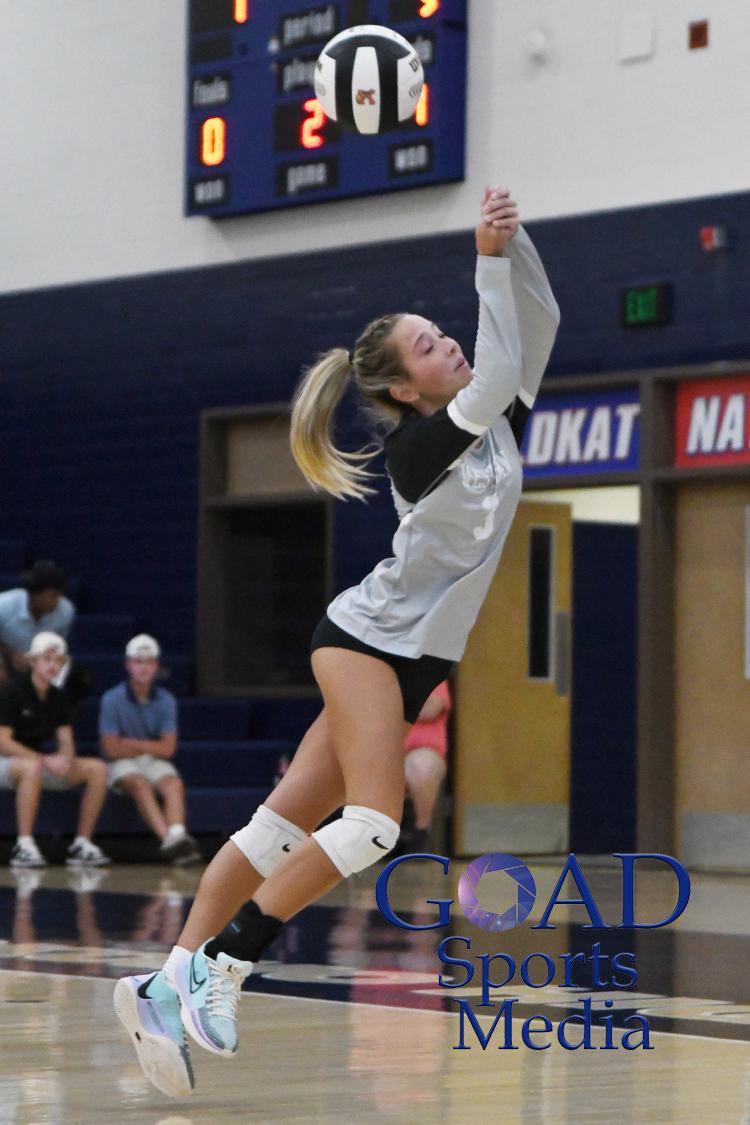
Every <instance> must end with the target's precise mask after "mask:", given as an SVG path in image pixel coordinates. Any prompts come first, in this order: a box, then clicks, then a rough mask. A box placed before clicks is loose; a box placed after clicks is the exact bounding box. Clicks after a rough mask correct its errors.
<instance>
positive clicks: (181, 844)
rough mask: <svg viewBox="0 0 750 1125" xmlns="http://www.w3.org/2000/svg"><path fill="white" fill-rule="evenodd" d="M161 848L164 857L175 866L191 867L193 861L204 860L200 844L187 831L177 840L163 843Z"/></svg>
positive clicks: (199, 861)
mask: <svg viewBox="0 0 750 1125" xmlns="http://www.w3.org/2000/svg"><path fill="white" fill-rule="evenodd" d="M159 850H160V851H161V854H162V856H163V857H164V859H166V860H168V862H169V863H173V864H174V865H175V867H189V866H190V864H191V863H201V862H202V861H203V856H202V855H201V853H200V852H199V851H198V845H197V844H196V842H195V840H194V839H193V837H192V836H189V835H188V834H187V832H186V833H185V834H184V836H178V837H177V839H176V840H172V841H170V843H168V844H162V846H161V848H160V849H159Z"/></svg>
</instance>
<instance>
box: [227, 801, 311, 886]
mask: <svg viewBox="0 0 750 1125" xmlns="http://www.w3.org/2000/svg"><path fill="white" fill-rule="evenodd" d="M229 839H230V840H231V841H232V843H233V844H236V845H237V847H238V848H239V849H240V851H241V852H242V854H243V855H244V856H245V858H246V859H249V860H250V862H251V863H252V865H253V867H254V868H255V870H256V871H257V872H258V873H259V874H260V875H262V876H263V878H264V879H267V878H268V876H269V875H270V874H271V872H272V871H273V869H274V868H275V867H277V866H278V865H279V864H280V863H281V861H282V859H284V858H285V856H287V855H288V854H289V852H292V851H294V849H295V848H296V847H298V846H299V844H301V843H302V842H303V841H304V840H306V839H307V833H306V832H303V831H302V829H301V828H298V827H297V825H296V824H292V822H291V820H285V819H284V817H283V816H279V814H278V813H276V812H274V811H273V809H269V808H267V806H266V805H259V806H258V808H257V809H256V810H255V812H254V814H253V816H252V819H251V820H250V822H249V824H246V825H245V827H244V828H240V829H239V831H237V832H235V833H234V835H232V836H230V837H229Z"/></svg>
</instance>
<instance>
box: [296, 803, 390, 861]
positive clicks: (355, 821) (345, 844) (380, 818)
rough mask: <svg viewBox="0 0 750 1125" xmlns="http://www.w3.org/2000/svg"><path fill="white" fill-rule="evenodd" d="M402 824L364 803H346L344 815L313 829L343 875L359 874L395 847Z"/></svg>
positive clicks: (315, 836) (317, 838)
mask: <svg viewBox="0 0 750 1125" xmlns="http://www.w3.org/2000/svg"><path fill="white" fill-rule="evenodd" d="M398 834H399V826H398V824H396V821H395V820H391V818H390V817H389V816H385V815H384V814H383V813H381V812H377V811H376V810H375V809H367V808H365V807H364V806H362V805H346V806H345V808H344V812H343V815H342V816H341V817H340V818H339V819H338V820H334V821H333V823H332V824H326V825H325V826H324V827H323V828H319V829H318V830H317V832H313V840H316V841H317V842H318V844H320V846H321V848H322V849H323V851H324V852H325V853H326V855H327V856H328V858H329V859H330V861H331V863H332V864H333V865H334V866H335V867H337V868H338V870H339V871H340V872H341V874H342V875H344V876H348V875H356V873H357V872H358V871H364V869H365V868H366V867H369V866H370V864H372V863H377V861H378V860H379V859H382V858H383V856H385V855H387V854H388V852H389V851H390V850H391V848H395V846H396V841H397V840H398Z"/></svg>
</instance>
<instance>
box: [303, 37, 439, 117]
mask: <svg viewBox="0 0 750 1125" xmlns="http://www.w3.org/2000/svg"><path fill="white" fill-rule="evenodd" d="M423 82H424V72H423V70H422V63H421V60H420V58H419V55H418V54H417V52H416V51H415V50H414V48H413V47H412V45H411V43H409V42H408V40H406V39H404V37H403V35H399V34H398V32H396V31H391V29H390V28H388V27H380V26H379V25H377V24H362V25H361V26H359V27H349V28H347V29H346V30H345V31H341V32H339V34H338V35H335V36H334V37H333V39H331V40H330V41H329V42H328V43H327V44H326V46H325V47H324V48H323V50H322V51H321V53H320V56H319V58H318V61H317V63H316V64H315V96H316V97H317V99H318V101H319V102H320V104H321V106H322V108H323V112H324V113H325V115H326V117H329V118H330V119H331V120H332V121H336V122H338V124H339V125H341V127H342V128H344V129H348V130H350V131H351V132H354V133H364V134H374V133H387V132H388V131H389V130H391V129H396V128H397V127H398V125H399V124H400V123H401V122H402V121H407V120H408V119H409V118H410V117H411V116H412V115H413V114H414V111H415V110H416V108H417V105H418V103H419V97H420V94H421V93H422V84H423Z"/></svg>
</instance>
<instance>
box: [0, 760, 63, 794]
mask: <svg viewBox="0 0 750 1125" xmlns="http://www.w3.org/2000/svg"><path fill="white" fill-rule="evenodd" d="M19 761H21V759H20V758H8V757H6V756H5V755H4V754H3V756H2V757H0V789H15V788H16V785H17V782H15V781H13V780H12V779H11V776H10V771H11V767H12V766H13V763H14V762H19ZM77 784H78V785H80V784H81V782H80V781H79V782H78V783H77ZM74 788H76V786H74V785H72V784H71V783H70V782H69V781H68V780H67V778H65V777H58V776H57V774H54V773H52V772H51V771H50V770H44V771H43V772H42V789H58V790H64V789H74Z"/></svg>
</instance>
